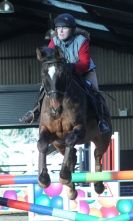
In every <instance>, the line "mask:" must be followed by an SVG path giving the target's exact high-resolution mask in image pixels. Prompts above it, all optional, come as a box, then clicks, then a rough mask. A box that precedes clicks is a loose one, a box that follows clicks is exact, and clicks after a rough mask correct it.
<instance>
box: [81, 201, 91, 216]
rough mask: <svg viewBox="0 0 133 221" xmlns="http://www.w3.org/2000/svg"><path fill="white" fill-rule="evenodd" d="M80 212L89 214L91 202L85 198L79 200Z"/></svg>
mask: <svg viewBox="0 0 133 221" xmlns="http://www.w3.org/2000/svg"><path fill="white" fill-rule="evenodd" d="M79 212H81V213H84V214H88V213H89V212H90V207H89V204H88V203H87V202H86V201H85V200H80V201H79Z"/></svg>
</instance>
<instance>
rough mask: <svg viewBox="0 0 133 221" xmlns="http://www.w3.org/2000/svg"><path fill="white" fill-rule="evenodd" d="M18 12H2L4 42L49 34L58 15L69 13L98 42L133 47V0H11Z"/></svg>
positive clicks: (0, 38)
mask: <svg viewBox="0 0 133 221" xmlns="http://www.w3.org/2000/svg"><path fill="white" fill-rule="evenodd" d="M9 1H10V2H11V3H12V4H13V5H14V10H15V12H14V13H10V14H8V13H0V41H3V40H5V39H9V38H12V37H16V36H17V35H20V34H24V33H30V32H31V33H32V32H41V33H45V32H46V31H47V30H48V29H51V28H52V27H53V24H52V21H53V18H55V17H56V16H57V15H58V14H60V13H64V12H68V13H71V14H72V15H73V16H74V17H75V18H76V22H77V24H78V25H79V26H80V27H81V28H84V29H86V30H88V31H89V32H90V33H91V42H92V44H96V45H111V46H118V47H122V48H128V49H130V50H133V0H102V1H101V0H60V1H58V0H9Z"/></svg>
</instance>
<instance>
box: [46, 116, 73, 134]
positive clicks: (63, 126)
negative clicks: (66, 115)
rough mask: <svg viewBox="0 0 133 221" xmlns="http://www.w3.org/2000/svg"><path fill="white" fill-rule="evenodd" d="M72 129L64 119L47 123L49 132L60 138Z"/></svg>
mask: <svg viewBox="0 0 133 221" xmlns="http://www.w3.org/2000/svg"><path fill="white" fill-rule="evenodd" d="M72 128H73V124H72V122H70V121H69V120H66V119H58V120H53V121H50V122H49V128H48V129H49V131H50V132H51V133H55V134H56V135H57V136H59V137H61V136H64V135H65V134H67V133H68V132H69V131H71V130H72Z"/></svg>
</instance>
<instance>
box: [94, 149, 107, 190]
mask: <svg viewBox="0 0 133 221" xmlns="http://www.w3.org/2000/svg"><path fill="white" fill-rule="evenodd" d="M104 152H105V150H104V149H103V148H100V147H98V148H96V149H95V151H94V157H95V171H96V172H102V163H101V160H102V156H103V154H104ZM94 188H95V191H96V193H98V194H101V193H103V191H104V189H105V187H104V184H103V182H102V181H97V182H95V183H94Z"/></svg>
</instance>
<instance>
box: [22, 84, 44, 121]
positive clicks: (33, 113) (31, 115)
mask: <svg viewBox="0 0 133 221" xmlns="http://www.w3.org/2000/svg"><path fill="white" fill-rule="evenodd" d="M44 96H45V92H44V87H42V86H41V88H40V93H39V97H38V100H37V102H36V103H35V105H34V108H33V110H30V111H28V112H27V113H26V114H25V115H24V116H23V117H22V118H20V119H19V122H21V123H25V124H32V123H33V122H34V121H37V120H38V118H39V116H40V111H41V106H42V101H43V98H44Z"/></svg>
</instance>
